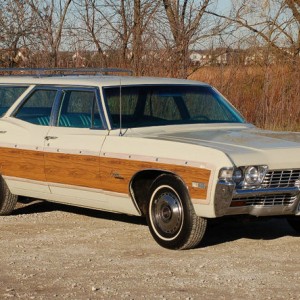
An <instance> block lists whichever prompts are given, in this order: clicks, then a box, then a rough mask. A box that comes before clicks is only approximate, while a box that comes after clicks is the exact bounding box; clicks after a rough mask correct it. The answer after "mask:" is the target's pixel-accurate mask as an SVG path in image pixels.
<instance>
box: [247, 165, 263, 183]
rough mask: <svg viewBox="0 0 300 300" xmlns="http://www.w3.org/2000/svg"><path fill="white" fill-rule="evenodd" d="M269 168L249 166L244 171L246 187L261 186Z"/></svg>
mask: <svg viewBox="0 0 300 300" xmlns="http://www.w3.org/2000/svg"><path fill="white" fill-rule="evenodd" d="M267 170H268V167H267V166H248V167H245V170H244V178H245V185H246V186H248V185H259V184H261V183H262V181H263V179H264V177H265V175H266V172H267Z"/></svg>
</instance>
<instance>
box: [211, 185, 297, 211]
mask: <svg viewBox="0 0 300 300" xmlns="http://www.w3.org/2000/svg"><path fill="white" fill-rule="evenodd" d="M214 203H215V214H216V216H217V217H221V216H225V215H240V214H249V215H254V216H276V215H278V216H279V215H297V216H300V188H299V187H286V188H257V189H249V190H248V189H247V190H246V189H244V190H242V189H236V186H235V183H234V182H227V181H219V182H218V184H217V187H216V193H215V202H214Z"/></svg>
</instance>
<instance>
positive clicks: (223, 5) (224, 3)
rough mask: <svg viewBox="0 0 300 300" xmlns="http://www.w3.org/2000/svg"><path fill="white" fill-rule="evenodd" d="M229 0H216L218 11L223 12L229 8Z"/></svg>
mask: <svg viewBox="0 0 300 300" xmlns="http://www.w3.org/2000/svg"><path fill="white" fill-rule="evenodd" d="M230 3H231V1H230V0H219V1H218V11H219V12H224V11H227V10H229V9H230Z"/></svg>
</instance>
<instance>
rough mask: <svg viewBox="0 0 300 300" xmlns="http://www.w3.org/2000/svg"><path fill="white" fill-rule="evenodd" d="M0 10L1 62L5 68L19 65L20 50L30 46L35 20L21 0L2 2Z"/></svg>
mask: <svg viewBox="0 0 300 300" xmlns="http://www.w3.org/2000/svg"><path fill="white" fill-rule="evenodd" d="M0 5H1V9H0V45H1V48H2V49H3V50H2V53H1V56H0V62H2V64H3V65H4V66H9V67H14V66H16V65H17V64H18V61H17V54H18V52H19V50H20V48H24V47H28V46H29V45H30V40H29V39H30V37H31V36H32V31H33V19H32V14H31V10H30V7H29V6H28V5H27V4H26V3H24V1H21V0H8V1H5V2H2V3H1V4H0Z"/></svg>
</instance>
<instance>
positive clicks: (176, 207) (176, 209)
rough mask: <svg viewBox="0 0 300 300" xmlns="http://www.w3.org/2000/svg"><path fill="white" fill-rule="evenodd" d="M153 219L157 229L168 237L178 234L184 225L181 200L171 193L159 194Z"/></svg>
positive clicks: (155, 201)
mask: <svg viewBox="0 0 300 300" xmlns="http://www.w3.org/2000/svg"><path fill="white" fill-rule="evenodd" d="M152 208H153V210H152V217H153V220H154V225H155V227H156V228H157V229H158V230H159V231H160V232H161V233H162V234H167V235H174V234H176V233H177V232H178V231H179V230H180V228H181V225H182V219H183V215H182V205H181V201H180V199H178V197H177V196H176V195H175V194H174V193H172V192H170V191H167V192H164V193H161V194H159V196H158V198H156V199H155V200H154V202H153V206H152Z"/></svg>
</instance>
